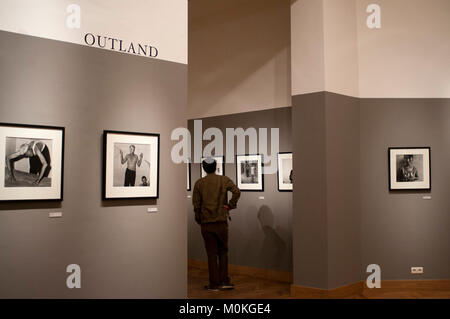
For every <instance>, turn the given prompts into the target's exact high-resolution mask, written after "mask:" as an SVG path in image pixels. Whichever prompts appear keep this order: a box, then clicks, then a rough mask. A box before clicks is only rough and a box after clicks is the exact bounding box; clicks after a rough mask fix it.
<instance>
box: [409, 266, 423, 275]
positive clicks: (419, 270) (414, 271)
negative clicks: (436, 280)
mask: <svg viewBox="0 0 450 319" xmlns="http://www.w3.org/2000/svg"><path fill="white" fill-rule="evenodd" d="M411 273H412V274H423V267H411Z"/></svg>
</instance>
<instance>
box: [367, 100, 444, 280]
mask: <svg viewBox="0 0 450 319" xmlns="http://www.w3.org/2000/svg"><path fill="white" fill-rule="evenodd" d="M360 103H361V203H362V205H361V216H362V228H361V233H362V237H361V238H362V242H361V243H362V259H363V265H364V266H367V265H368V264H372V263H375V264H379V265H380V266H381V274H382V279H450V232H449V230H450V215H449V212H450V196H449V190H450V167H449V163H450V100H449V99H362V100H361V102H360ZM390 146H392V147H396V146H398V147H407V146H430V147H431V187H432V189H431V192H424V191H408V192H389V178H388V166H387V165H388V163H387V161H388V159H387V151H388V147H390ZM424 195H429V196H431V198H432V199H431V200H423V199H422V197H423V196H424ZM413 266H423V267H424V274H423V275H411V273H410V272H411V267H413Z"/></svg>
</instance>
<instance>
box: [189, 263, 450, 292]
mask: <svg viewBox="0 0 450 319" xmlns="http://www.w3.org/2000/svg"><path fill="white" fill-rule="evenodd" d="M188 276H189V278H188V298H190V299H292V298H291V297H290V284H289V283H284V282H277V281H271V280H266V279H259V278H253V277H251V276H246V275H234V276H232V278H231V279H232V282H233V283H234V285H235V286H236V288H235V289H234V290H229V291H217V292H215V291H207V290H205V289H204V286H205V285H206V284H207V283H208V271H207V270H206V269H201V268H197V267H192V266H191V267H189V269H188ZM348 298H349V299H366V298H369V299H417V298H420V299H428V298H437V299H450V291H448V290H421V291H406V290H405V291H402V290H396V291H389V292H377V293H376V294H375V293H371V294H365V293H362V294H357V295H353V296H349V297H348Z"/></svg>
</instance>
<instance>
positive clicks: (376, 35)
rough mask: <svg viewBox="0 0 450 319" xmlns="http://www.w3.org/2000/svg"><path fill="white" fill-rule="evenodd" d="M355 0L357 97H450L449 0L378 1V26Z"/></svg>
mask: <svg viewBox="0 0 450 319" xmlns="http://www.w3.org/2000/svg"><path fill="white" fill-rule="evenodd" d="M372 2H373V1H371V0H358V1H356V3H357V16H358V39H359V41H358V55H359V86H360V97H364V98H369V97H374V98H380V97H383V98H389V97H395V98H405V97H411V98H419V97H423V98H448V97H450V1H448V0H395V1H394V0H378V1H376V3H378V4H379V5H380V6H381V29H372V30H371V29H369V28H367V26H366V17H367V15H368V14H367V13H366V7H367V5H368V4H370V3H372Z"/></svg>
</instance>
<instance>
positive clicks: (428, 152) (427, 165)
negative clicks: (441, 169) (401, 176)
mask: <svg viewBox="0 0 450 319" xmlns="http://www.w3.org/2000/svg"><path fill="white" fill-rule="evenodd" d="M401 150H405V151H408V150H411V151H416V152H417V151H418V150H422V151H424V150H425V151H426V155H427V158H428V163H423V168H422V170H423V172H424V175H425V176H424V184H428V186H426V187H422V186H418V187H415V186H414V182H407V181H406V182H405V181H402V183H411V186H408V187H404V188H398V187H395V185H397V184H399V182H398V181H397V180H396V181H393V179H392V175H393V170H392V169H393V167H392V160H393V158H392V152H393V151H401ZM404 153H405V155H410V154H407V153H409V152H404ZM387 155H388V176H389V191H390V192H405V191H431V147H429V146H422V147H417V146H415V147H388V152H387ZM396 155H398V154H396ZM396 171H397V167H395V172H396ZM427 172H428V173H427ZM396 176H397V173H396ZM426 177H428V179H427V180H426Z"/></svg>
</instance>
